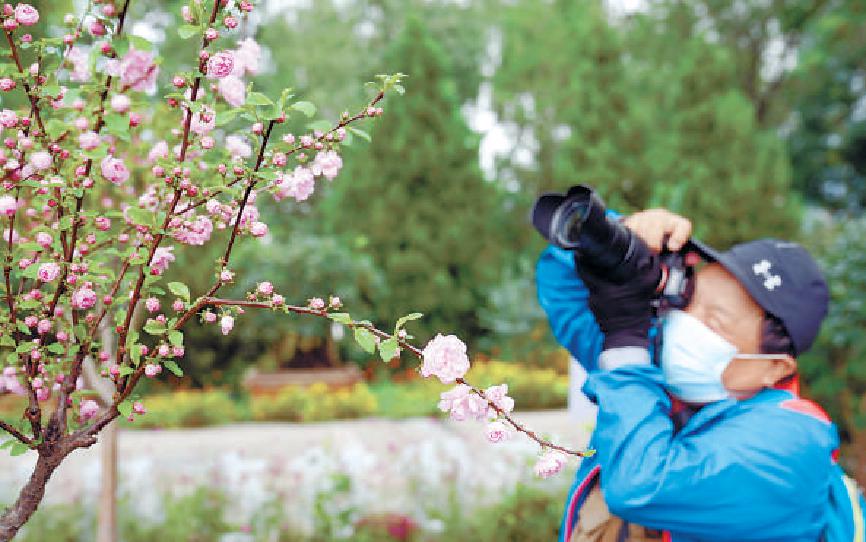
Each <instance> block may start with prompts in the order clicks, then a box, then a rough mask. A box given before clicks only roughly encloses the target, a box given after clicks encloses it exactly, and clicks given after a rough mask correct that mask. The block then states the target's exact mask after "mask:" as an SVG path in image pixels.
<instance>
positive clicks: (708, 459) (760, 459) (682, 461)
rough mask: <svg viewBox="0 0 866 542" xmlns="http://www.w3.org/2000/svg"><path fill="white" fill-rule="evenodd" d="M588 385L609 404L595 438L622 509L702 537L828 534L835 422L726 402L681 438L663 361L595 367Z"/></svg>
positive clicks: (611, 492)
mask: <svg viewBox="0 0 866 542" xmlns="http://www.w3.org/2000/svg"><path fill="white" fill-rule="evenodd" d="M584 391H585V392H586V393H587V395H589V396H590V398H593V399H595V400H596V401H597V403H598V406H599V413H598V421H597V426H596V430H595V434H594V435H593V441H594V445H595V446H596V448H597V450H598V460H599V464H600V465H601V487H602V492H603V494H604V496H605V500H606V501H607V504H608V506H609V508H610V510H611V512H612V513H613V514H615V515H617V516H619V517H621V518H623V519H624V520H626V521H629V522H632V523H636V524H639V525H643V526H645V527H649V528H654V529H663V530H669V531H672V532H674V533H678V534H681V535H687V536H692V537H695V538H698V539H712V540H718V539H719V538H718V537H719V533H724V537H725V540H750V539H753V538H754V537H755V535H756V533H760V534H761V537H762V538H761V539H762V540H791V541H793V540H809V539H811V540H817V539H818V535H819V532H820V529H821V528H822V527H823V518H822V517H821V513H822V511H823V503H824V501H826V498H827V492H828V491H829V481H830V468H831V461H830V453H831V451H832V449H833V443H832V442H831V440H832V439H831V438H830V437H828V436H827V435H828V434H829V432H828V431H827V428H821V427H818V426H817V425H815V426H810V425H809V424H819V422H817V421H813V420H802V421H801V420H800V419H795V418H796V417H797V416H799V415H798V414H792V413H788V412H784V411H783V410H782V409H780V408H775V407H770V405H767V408H764V409H760V410H759V409H751V410H749V409H746V408H744V409H739V408H738V406H737V405H732V404H731V402H730V401H724V402H722V403H717V404H713V405H708V406H706V407H704V408H705V409H715V410H710V411H707V412H704V411H701V412H699V413H698V414H696V415H695V416H702V417H703V418H702V421H701V423H700V424H692V423H690V424H689V425H687V426H686V429H684V430H683V431H681V432H679V433H676V434H675V432H674V426H673V422H672V421H671V419H670V417H669V410H670V408H671V402H670V398H669V397H668V395H667V394H666V393H665V391H664V388H663V387H662V374H661V372H660V370H659V369H658V368H657V367H653V366H630V367H624V368H620V369H617V370H614V371H610V372H599V373H595V374H593V375H591V376H590V379H589V381H588V382H587V385H586V386H585V388H584ZM725 405H727V407H726V406H725ZM776 411H778V414H777V413H775V412H776ZM714 412H715V413H716V414H715V417H713V416H714V414H713V413H714ZM732 412H734V413H733V414H732ZM692 421H694V418H693V420H692ZM804 427H805V429H804ZM810 511H811V512H810ZM810 514H811V515H810ZM810 536H811V538H809V537H810Z"/></svg>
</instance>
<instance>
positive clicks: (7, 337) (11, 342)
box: [0, 333, 15, 346]
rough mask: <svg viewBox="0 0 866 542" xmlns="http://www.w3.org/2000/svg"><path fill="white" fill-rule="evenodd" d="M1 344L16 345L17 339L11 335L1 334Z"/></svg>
mask: <svg viewBox="0 0 866 542" xmlns="http://www.w3.org/2000/svg"><path fill="white" fill-rule="evenodd" d="M0 346H15V340H14V339H13V338H12V336H11V335H6V334H5V333H4V334H3V335H0Z"/></svg>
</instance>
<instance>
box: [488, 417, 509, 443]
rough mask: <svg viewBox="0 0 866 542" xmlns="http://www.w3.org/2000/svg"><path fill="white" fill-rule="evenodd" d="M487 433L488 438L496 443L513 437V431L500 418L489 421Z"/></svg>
mask: <svg viewBox="0 0 866 542" xmlns="http://www.w3.org/2000/svg"><path fill="white" fill-rule="evenodd" d="M485 433H486V435H487V440H489V441H490V442H492V443H494V444H496V443H497V442H502V441H504V440H508V438H509V437H511V431H510V430H509V429H508V426H507V425H505V423H503V422H502V421H500V420H496V421H492V422H490V423H488V424H487V428H486V431H485Z"/></svg>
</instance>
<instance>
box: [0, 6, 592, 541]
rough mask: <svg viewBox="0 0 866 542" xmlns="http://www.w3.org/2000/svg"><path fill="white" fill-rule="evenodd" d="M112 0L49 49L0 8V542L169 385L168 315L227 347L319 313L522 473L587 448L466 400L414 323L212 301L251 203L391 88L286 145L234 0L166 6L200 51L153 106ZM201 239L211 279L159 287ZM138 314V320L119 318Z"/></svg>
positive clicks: (254, 224) (449, 366)
mask: <svg viewBox="0 0 866 542" xmlns="http://www.w3.org/2000/svg"><path fill="white" fill-rule="evenodd" d="M130 1H131V0H122V1H121V0H91V2H90V3H89V4H88V6H87V11H86V12H85V13H84V15H83V16H82V17H81V18H80V19H75V18H74V17H72V16H67V19H66V24H67V25H68V26H69V33H68V34H66V35H65V36H63V37H62V38H53V37H45V38H40V39H34V38H33V37H32V36H31V35H30V34H28V33H27V30H28V27H31V26H33V25H35V24H37V23H38V21H39V13H38V11H37V10H36V9H35V8H33V7H32V6H30V5H27V4H18V5H16V6H14V7H13V6H12V5H10V4H4V5H3V6H2V9H3V11H2V14H0V17H2V22H3V29H4V33H5V36H6V41H7V43H8V45H9V55H8V57H9V62H6V63H3V64H0V91H2V92H4V93H12V92H22V93H24V95H26V98H27V102H26V103H27V104H29V107H27V108H25V109H22V110H21V111H15V110H12V109H3V110H2V111H0V126H2V131H3V144H4V147H3V149H2V150H0V167H2V189H0V215H2V220H3V221H4V222H5V223H4V224H3V227H2V232H3V239H2V244H3V247H4V252H5V257H4V259H3V279H2V290H0V292H2V294H0V299H2V301H3V303H2V305H0V314H2V316H3V317H2V319H0V348H2V350H3V353H2V354H0V355H2V358H0V359H2V366H3V372H2V377H0V391H2V389H4V388H5V390H6V391H8V392H11V393H16V394H19V395H22V396H25V397H26V399H27V405H26V407H25V408H24V411H23V413H22V417H21V419H20V420H19V421H18V422H16V423H9V422H5V421H0V429H3V430H4V432H6V433H8V434H9V436H11V438H9V439H7V440H6V441H5V442H4V443H3V444H2V446H0V447H2V448H8V449H9V451H10V453H12V454H13V455H18V454H22V453H25V452H27V451H30V450H32V451H34V452H36V454H37V455H38V459H37V462H36V465H35V467H34V471H33V474H32V476H31V478H30V479H29V481H28V482H27V483H26V484H25V485H24V487H23V488H22V489H21V492H20V495H19V497H18V499H17V501H16V502H15V503H14V504H13V505H12V506H10V507H9V508H8V509H7V510H5V511H4V512H3V513H2V515H0V540H9V539H11V538H12V536H14V535H15V533H16V532H17V531H18V530H19V528H20V527H21V526H22V525H23V524H24V523H25V522H26V521H27V520H28V518H30V516H31V515H32V514H33V512H34V511H35V510H36V508H37V506H38V504H39V502H40V501H41V499H42V497H43V494H44V491H45V485H46V483H47V482H48V479H49V478H50V476H51V475H52V473H53V472H54V470H55V469H56V468H57V467H58V465H60V463H61V462H62V461H63V460H64V459H65V458H66V457H67V456H68V455H69V454H70V453H72V452H73V451H74V450H76V449H79V448H86V447H89V446H91V445H93V444H94V443H95V442H96V439H97V435H98V434H99V432H100V431H101V430H102V429H103V428H105V427H106V425H107V424H109V423H110V422H111V421H112V420H114V419H115V418H116V417H118V416H124V417H126V418H129V419H130V420H134V419H135V418H136V417H138V416H142V415H144V414H145V413H146V408H145V406H144V404H142V402H141V401H140V400H139V399H140V397H139V396H138V395H137V394H136V393H135V388H136V384H137V383H138V382H139V381H140V379H141V378H142V377H145V378H153V377H155V376H156V375H158V374H159V373H160V372H161V371H162V370H163V369H164V368H165V369H167V370H169V371H171V372H172V373H174V374H176V375H178V376H181V375H182V374H183V372H182V369H181V366H180V365H181V364H180V363H179V361H180V360H181V359H182V357H183V355H184V345H183V342H184V336H183V331H182V329H183V326H184V324H185V323H186V322H188V321H189V320H190V319H191V318H193V317H199V318H201V319H202V320H203V321H204V322H207V323H214V324H218V325H219V326H220V329H221V331H222V333H224V334H228V333H230V332H231V330H232V328H233V326H234V321H235V318H236V317H237V316H238V315H241V314H243V312H244V310H245V309H248V308H262V309H268V310H274V311H281V312H283V313H286V314H288V313H290V312H291V313H297V314H307V315H313V316H318V317H322V318H329V319H331V320H333V321H335V322H338V323H341V324H344V325H346V326H348V327H350V328H352V329H353V332H354V336H355V339H356V341H357V342H358V343H359V344H360V345H361V347H362V348H364V349H365V350H367V351H368V352H370V353H371V354H372V353H375V352H377V351H378V353H379V355H380V356H381V357H382V359H383V360H390V359H392V358H394V357H395V356H399V355H400V353H401V351H407V352H409V353H411V354H413V355H415V356H417V357H418V358H419V359H421V360H422V361H423V363H422V365H421V367H420V370H421V373H422V374H423V375H424V376H436V377H438V378H439V379H440V380H441V381H442V382H443V383H455V384H456V386H455V387H454V388H453V389H452V390H450V391H448V392H445V393H443V394H442V400H441V402H440V404H439V406H440V408H441V409H442V410H443V411H446V412H449V413H450V415H451V417H452V418H453V419H456V420H463V419H469V418H475V419H481V420H487V421H488V425H487V436H488V439H489V440H490V441H492V442H499V441H501V440H503V439H505V438H507V437H508V436H509V435H510V434H511V433H512V432H514V431H520V432H523V433H525V434H526V435H528V436H529V437H530V438H532V439H534V440H536V441H537V442H538V443H539V444H540V445H541V446H542V450H543V451H544V453H543V454H542V455H541V457H540V459H539V462H538V464H537V466H536V472H537V473H538V474H539V475H540V476H545V477H546V476H549V475H551V474H554V473H556V472H558V471H559V470H560V469H561V468H562V466H563V464H564V462H565V458H566V457H567V454H572V455H584V454H585V453H587V452H580V451H572V450H568V449H566V448H563V447H560V446H557V445H554V444H551V443H549V442H546V441H545V440H543V439H542V438H541V437H539V436H538V435H536V434H535V433H533V432H532V431H530V430H529V429H527V428H525V427H523V426H522V425H520V424H519V423H518V422H516V421H515V420H514V419H513V418H512V417H511V415H510V413H511V411H512V409H513V407H514V401H513V400H512V399H511V398H510V397H508V395H507V392H508V389H507V386H506V385H504V384H503V385H499V386H492V387H490V388H488V389H486V390H480V389H477V388H474V387H472V386H471V385H470V384H468V383H467V382H465V381H464V379H463V377H464V375H465V373H466V371H467V370H468V368H469V359H468V356H467V353H466V347H465V345H464V344H463V342H462V341H460V339H458V338H457V337H455V336H453V335H448V336H443V335H437V336H436V337H435V338H434V339H433V340H432V341H430V343H428V344H427V346H426V347H425V348H424V349H423V350H421V349H419V348H417V347H415V346H413V345H412V344H410V342H409V341H410V340H411V339H412V337H411V336H409V335H408V334H407V332H406V330H405V328H404V327H405V325H406V323H407V322H410V321H411V320H414V319H417V318H419V317H420V316H421V315H420V314H410V315H407V316H404V317H402V318H400V319H398V320H397V323H396V326H395V327H394V330H393V333H387V332H384V331H382V330H380V329H377V328H376V327H374V326H373V324H372V323H371V322H368V321H356V320H354V319H353V318H352V317H351V316H350V315H349V314H348V313H346V312H339V310H340V309H341V302H340V300H339V298H337V297H334V296H331V297H329V299H328V301H327V302H326V301H325V300H323V299H321V298H314V299H310V300H307V302H306V303H305V304H301V305H291V304H289V303H287V301H286V300H285V299H284V297H283V296H281V295H280V294H279V293H276V292H275V291H274V288H273V286H272V285H271V283H269V282H261V283H259V284H258V285H257V288H256V290H255V291H254V292H249V293H248V294H247V296H246V298H245V299H225V298H220V297H218V296H217V294H218V292H219V290H220V288H221V287H222V286H223V285H225V284H227V283H230V282H232V281H233V280H234V273H233V271H232V270H231V268H230V262H231V255H232V248H233V247H234V246H235V243H236V242H237V241H239V240H240V239H242V238H244V237H262V236H264V235H266V234H267V232H268V226H267V224H265V223H264V222H262V221H260V220H259V213H258V211H257V208H256V206H255V203H256V199H257V197H259V196H260V195H263V194H269V195H270V196H271V197H273V198H274V199H276V200H280V199H283V198H293V199H295V200H297V201H303V200H306V199H308V198H309V197H310V196H311V195H312V194H313V192H314V191H315V187H316V182H317V181H319V180H320V179H322V178H324V179H327V180H328V181H331V180H333V179H334V178H335V177H336V176H337V175H338V173H339V171H340V168H341V167H342V159H341V157H340V148H341V145H344V144H346V143H347V142H348V141H347V139H348V138H349V137H351V134H353V133H354V134H355V135H361V136H365V135H366V134H365V133H364V132H361V131H360V130H359V129H358V128H357V127H355V126H354V124H356V123H357V122H358V121H361V120H362V119H365V118H370V117H378V116H380V115H381V114H382V112H383V111H382V108H381V107H380V103H381V102H382V100H383V98H384V97H385V96H386V95H387V94H389V93H392V92H398V93H402V92H403V87H402V86H401V84H400V82H401V79H402V78H403V76H402V74H395V75H383V76H379V77H378V81H377V82H376V83H373V84H372V85H373V87H374V95H373V97H372V98H371V100H370V101H369V103H367V104H366V105H365V106H364V107H362V108H361V109H360V110H359V111H358V112H357V113H355V114H350V113H348V112H347V113H343V114H342V115H341V116H340V119H339V120H337V121H335V122H333V123H329V124H327V125H325V124H322V122H321V121H317V122H314V123H312V124H311V125H309V131H308V132H306V133H303V134H293V133H291V132H289V131H288V130H287V129H286V126H287V124H288V123H286V120H287V119H288V118H289V117H291V116H304V117H312V116H314V115H315V112H316V109H315V107H314V106H313V104H311V103H309V102H305V101H293V100H292V95H291V93H290V91H289V90H288V89H287V90H285V91H283V92H282V93H281V95H280V96H279V98H278V99H277V100H276V101H273V100H271V99H270V98H268V97H267V96H265V95H263V94H261V93H258V92H255V91H253V89H252V85H251V84H247V83H246V82H245V80H244V77H245V76H246V75H247V74H251V73H256V71H257V70H258V63H259V56H258V51H259V48H258V45H257V44H256V43H255V42H254V41H253V40H252V39H250V38H247V39H244V40H240V41H238V39H237V34H238V31H237V27H238V24H239V20H240V19H242V18H243V17H245V16H246V15H247V14H248V13H249V12H251V11H252V10H254V9H255V7H254V5H253V3H252V2H251V1H249V0H240V1H237V2H236V1H234V0H215V1H214V2H212V3H211V2H208V3H204V2H202V1H201V0H194V1H193V2H191V3H190V4H189V5H185V6H183V7H182V10H181V17H182V19H183V23H182V24H180V25H179V26H178V28H177V32H178V34H179V35H180V36H181V37H182V38H185V39H193V38H195V39H197V40H200V44H201V45H200V46H198V47H192V46H191V48H190V49H191V51H193V52H192V53H191V57H192V58H193V59H194V61H195V62H194V63H195V65H196V68H195V69H193V70H191V71H189V72H181V73H176V74H170V76H169V77H168V80H169V81H170V84H171V87H170V92H168V93H167V94H165V95H164V96H163V100H161V101H159V102H158V103H157V102H156V101H155V100H154V99H151V98H149V96H152V95H153V94H154V93H155V92H156V90H157V83H158V81H159V80H160V75H161V74H160V70H159V61H160V59H159V57H158V55H157V53H156V51H154V47H153V45H152V44H151V43H149V42H148V41H147V40H144V39H142V38H141V37H137V36H127V35H126V34H125V33H124V28H125V26H126V25H125V22H126V16H127V13H128V9H129V4H130ZM206 4H207V5H206ZM193 55H195V56H193ZM24 58H28V61H26V62H25V61H24V60H23V59H24ZM29 59H32V62H30V60H29ZM28 62H29V64H28ZM163 75H164V74H163ZM114 201H119V202H120V205H119V207H117V208H115V207H114V204H113V202H114ZM214 229H217V230H227V231H228V232H229V234H228V240H227V243H226V247H225V251H224V253H223V255H222V257H220V258H219V259H218V260H217V261H216V262H215V266H214V280H213V285H212V286H211V287H210V288H208V289H207V291H205V292H202V293H201V294H200V295H197V296H193V295H192V293H191V292H190V290H189V288H188V287H187V286H186V285H185V284H183V283H180V282H169V283H167V284H164V283H163V275H164V273H165V271H166V269H167V268H168V267H169V266H170V265H171V263H172V262H173V261H174V259H175V256H174V251H175V250H176V249H178V248H179V247H181V246H183V245H187V246H189V247H190V248H188V250H195V248H194V247H195V246H200V245H204V244H205V243H209V242H212V241H211V236H212V233H213V231H214ZM166 289H167V291H166ZM163 305H166V308H165V309H163ZM142 310H143V311H145V312H146V313H147V314H148V317H147V319H146V320H145V321H144V322H140V321H139V319H138V318H135V316H134V315H135V314H137V313H141V312H142ZM112 326H113V327H112ZM109 344H114V345H116V347H110V346H109ZM89 360H98V361H99V362H100V365H99V369H100V370H101V378H103V379H104V380H105V381H106V382H108V383H109V385H110V386H111V389H112V390H113V394H112V397H111V401H110V404H106V405H103V406H100V404H99V403H97V402H96V401H94V400H93V399H92V398H91V397H92V394H91V393H90V392H89V391H88V390H85V389H83V383H82V370H83V366H84V364H85V363H86V362H88V361H89Z"/></svg>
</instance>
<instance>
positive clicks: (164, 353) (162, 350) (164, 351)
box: [156, 344, 171, 358]
mask: <svg viewBox="0 0 866 542" xmlns="http://www.w3.org/2000/svg"><path fill="white" fill-rule="evenodd" d="M156 353H157V354H158V355H159V356H161V357H164V358H166V357H168V355H169V354H171V347H169V346H168V345H167V344H161V345H159V348H157V349H156Z"/></svg>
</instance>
